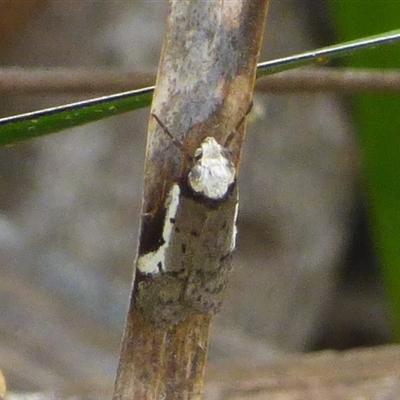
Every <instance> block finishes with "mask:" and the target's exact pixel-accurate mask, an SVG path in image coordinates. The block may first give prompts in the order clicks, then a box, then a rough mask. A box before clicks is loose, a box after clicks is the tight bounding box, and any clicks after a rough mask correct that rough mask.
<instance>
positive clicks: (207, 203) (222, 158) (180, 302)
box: [135, 114, 247, 326]
mask: <svg viewBox="0 0 400 400" xmlns="http://www.w3.org/2000/svg"><path fill="white" fill-rule="evenodd" d="M152 115H153V117H154V118H155V119H156V120H157V122H158V123H159V125H160V126H161V128H162V129H163V130H164V132H165V133H166V134H167V135H168V136H169V137H171V139H172V140H173V142H174V143H175V144H176V145H177V147H178V148H179V149H180V150H181V151H182V152H183V151H184V150H183V144H182V143H181V142H180V141H179V140H177V139H176V138H174V137H173V136H172V135H171V133H170V132H169V130H168V129H167V127H166V126H165V125H164V124H163V123H162V121H161V120H160V119H159V118H158V117H157V116H156V115H155V114H152ZM246 115H247V114H246ZM244 119H245V116H244V117H243V118H242V119H241V120H240V122H239V124H238V125H237V128H238V127H239V126H240V124H242V123H243V121H244ZM235 131H236V130H235ZM235 131H234V132H235ZM234 132H233V133H232V134H231V135H229V136H228V138H231V137H232V135H234ZM189 163H190V164H189V165H188V168H183V170H184V171H186V172H184V174H185V176H181V177H180V179H179V180H178V181H177V182H176V183H174V184H173V185H172V187H171V188H170V190H169V192H168V195H167V196H166V200H165V205H164V207H165V213H164V217H163V218H164V220H163V224H162V226H163V228H162V232H161V238H160V239H159V240H158V242H159V243H160V245H159V246H158V248H157V249H156V250H154V251H151V252H147V253H144V254H139V257H138V260H137V267H138V275H137V279H136V285H137V286H136V297H135V300H136V302H137V305H138V307H139V308H140V309H141V310H142V314H143V315H144V316H145V317H146V318H148V319H150V320H151V321H152V322H153V323H154V324H155V325H156V326H173V325H175V324H177V323H178V322H179V321H181V320H182V319H184V318H186V317H187V316H188V315H191V314H198V313H206V314H211V315H213V314H215V313H216V312H218V310H219V309H220V308H221V304H222V297H223V294H224V289H225V287H226V284H227V275H228V272H229V271H230V269H231V254H232V251H233V250H234V248H235V239H236V217H237V212H238V195H237V188H236V169H235V167H234V165H233V162H232V160H231V152H230V151H229V149H227V148H225V147H224V146H222V145H221V144H219V143H218V142H217V141H216V140H215V138H213V137H206V138H205V139H204V140H203V141H202V142H201V144H200V146H199V148H198V149H197V150H196V151H195V154H194V156H193V157H190V156H189Z"/></svg>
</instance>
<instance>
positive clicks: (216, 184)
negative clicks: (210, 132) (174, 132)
mask: <svg viewBox="0 0 400 400" xmlns="http://www.w3.org/2000/svg"><path fill="white" fill-rule="evenodd" d="M227 155H228V152H227V150H226V149H224V147H223V146H221V145H220V144H218V143H217V141H216V140H215V139H214V138H213V137H207V138H206V139H205V140H204V141H203V143H202V144H201V147H200V148H198V149H197V150H196V153H195V158H197V157H198V160H197V161H196V163H195V165H194V166H193V168H192V169H191V171H190V173H189V175H188V181H189V185H190V187H191V188H192V189H193V191H194V192H195V193H198V194H201V195H203V196H205V197H208V198H209V199H211V200H219V199H222V198H223V197H224V196H226V194H227V193H228V189H229V186H230V185H231V184H232V183H233V182H234V181H235V175H236V170H235V167H234V166H233V164H232V162H231V161H230V160H229V159H228V156H227Z"/></svg>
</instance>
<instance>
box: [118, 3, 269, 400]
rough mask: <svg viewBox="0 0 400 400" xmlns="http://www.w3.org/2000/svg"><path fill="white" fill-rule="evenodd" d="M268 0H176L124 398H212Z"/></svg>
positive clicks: (160, 82)
mask: <svg viewBox="0 0 400 400" xmlns="http://www.w3.org/2000/svg"><path fill="white" fill-rule="evenodd" d="M267 6H268V0H254V1H249V0H236V1H235V0H230V1H223V0H221V1H212V2H208V1H203V0H197V1H196V0H171V1H170V11H169V15H168V28H167V35H166V38H165V42H164V46H163V51H162V55H161V60H160V65H159V70H158V77H157V84H156V91H155V94H154V99H153V104H152V113H154V115H155V118H151V119H150V123H149V134H148V144H147V154H146V165H145V182H144V198H143V215H142V222H141V233H140V243H139V256H138V259H137V262H136V279H135V282H134V288H133V293H132V299H131V304H130V309H129V312H128V316H127V322H126V327H125V334H124V339H123V345H122V350H121V357H120V364H119V368H118V374H117V380H116V386H115V393H114V400H122V399H123V400H128V399H133V398H135V399H140V400H141V399H199V398H200V397H201V393H202V387H203V373H204V366H205V361H206V356H207V348H208V331H209V324H210V320H211V317H212V315H213V314H215V313H216V312H217V311H218V310H219V308H220V305H221V302H222V296H223V292H224V289H225V285H226V280H227V272H228V271H229V265H230V255H231V252H232V250H233V248H234V237H235V229H236V228H235V217H236V212H237V188H236V187H235V186H236V174H237V170H238V167H239V161H240V152H241V145H242V143H243V140H244V123H243V122H244V118H245V115H246V112H247V111H248V108H249V104H250V102H251V98H252V91H253V86H254V80H255V72H256V65H257V60H258V55H259V50H260V45H261V39H262V33H263V30H264V22H265V18H266V13H267ZM157 119H158V121H157ZM236 129H237V132H235V130H236ZM170 136H172V138H171V137H170ZM225 147H228V149H226V148H225Z"/></svg>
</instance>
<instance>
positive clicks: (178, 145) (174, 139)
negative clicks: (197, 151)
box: [150, 113, 183, 150]
mask: <svg viewBox="0 0 400 400" xmlns="http://www.w3.org/2000/svg"><path fill="white" fill-rule="evenodd" d="M150 115H151V116H152V117H154V118H155V120H156V121H157V122H158V125H160V126H161V128H162V130H163V131H164V132H165V133H166V134H167V135H168V136H169V137H170V138H171V140H172V143H173V144H174V145H175V146H176V147H177V148H178V149H179V150H182V147H183V144H182V142H181V141H180V140H179V139H177V138H176V137H174V136H172V134H171V132H170V131H169V129H168V128H167V127H166V126H165V124H164V122H162V121H161V120H160V118H158V117H157V115H156V114H154V113H151V114H150Z"/></svg>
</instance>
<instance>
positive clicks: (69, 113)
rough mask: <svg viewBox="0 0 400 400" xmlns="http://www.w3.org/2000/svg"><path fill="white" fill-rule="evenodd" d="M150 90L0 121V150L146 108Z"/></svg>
mask: <svg viewBox="0 0 400 400" xmlns="http://www.w3.org/2000/svg"><path fill="white" fill-rule="evenodd" d="M153 91H154V87H151V88H145V89H140V90H132V91H129V92H124V93H118V94H114V95H111V96H104V97H99V98H96V99H92V100H85V101H81V102H78V103H72V104H68V105H65V106H60V107H52V108H47V109H45V110H41V111H35V112H31V113H26V114H20V115H17V116H14V117H7V118H1V119H0V146H6V145H12V144H15V143H18V142H22V141H24V140H28V139H33V138H35V137H38V136H43V135H48V134H50V133H56V132H60V131H62V130H64V129H68V128H73V127H76V126H80V125H84V124H87V123H89V122H94V121H99V120H101V119H104V118H108V117H112V116H114V115H118V114H122V113H125V112H128V111H133V110H137V109H139V108H144V107H147V106H148V105H149V104H150V103H151V99H152V97H153Z"/></svg>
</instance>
